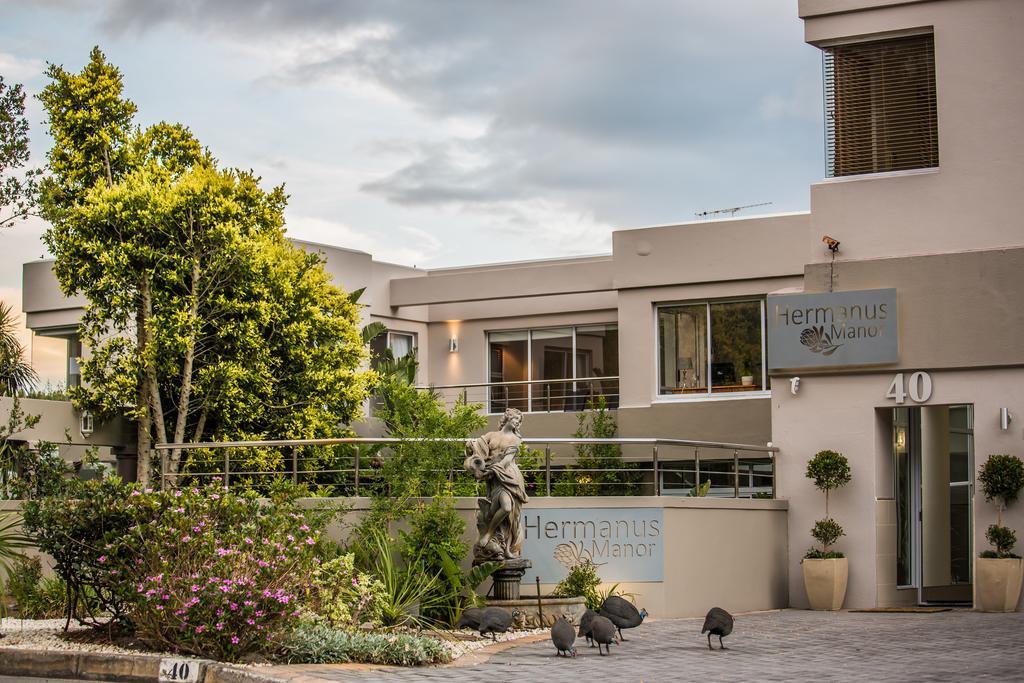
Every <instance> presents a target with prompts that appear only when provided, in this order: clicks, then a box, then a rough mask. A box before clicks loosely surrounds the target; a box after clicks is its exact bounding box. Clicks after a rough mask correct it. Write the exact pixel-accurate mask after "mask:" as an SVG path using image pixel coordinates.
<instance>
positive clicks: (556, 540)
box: [522, 507, 665, 583]
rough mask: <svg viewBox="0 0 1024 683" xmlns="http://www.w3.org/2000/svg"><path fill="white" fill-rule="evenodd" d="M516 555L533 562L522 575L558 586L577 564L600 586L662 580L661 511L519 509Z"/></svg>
mask: <svg viewBox="0 0 1024 683" xmlns="http://www.w3.org/2000/svg"><path fill="white" fill-rule="evenodd" d="M522 528H523V550H522V556H523V557H528V558H529V559H530V561H532V562H533V570H531V571H530V572H528V573H527V575H526V576H524V577H523V581H524V582H526V583H532V582H533V580H534V578H533V577H534V576H539V577H540V580H541V581H542V582H543V583H558V582H559V581H561V580H562V579H564V578H565V577H566V575H567V574H568V572H569V567H571V566H573V565H575V564H578V563H579V562H580V561H582V560H590V561H591V562H593V563H594V564H596V565H597V572H598V574H599V575H600V576H601V580H602V581H605V582H612V583H614V582H616V581H661V580H663V578H664V565H665V559H664V558H665V553H664V529H665V524H664V516H663V511H662V509H661V508H535V507H528V508H525V509H524V510H523V525H522Z"/></svg>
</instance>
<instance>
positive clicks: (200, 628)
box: [196, 624, 206, 633]
mask: <svg viewBox="0 0 1024 683" xmlns="http://www.w3.org/2000/svg"><path fill="white" fill-rule="evenodd" d="M205 630H206V625H205V624H200V625H199V626H196V633H202V632H203V631H205Z"/></svg>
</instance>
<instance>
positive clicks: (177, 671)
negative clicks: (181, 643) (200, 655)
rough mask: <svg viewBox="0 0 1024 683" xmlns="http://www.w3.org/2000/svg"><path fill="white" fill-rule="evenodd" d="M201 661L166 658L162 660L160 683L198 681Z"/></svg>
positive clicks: (191, 682) (193, 682)
mask: <svg viewBox="0 0 1024 683" xmlns="http://www.w3.org/2000/svg"><path fill="white" fill-rule="evenodd" d="M198 680H199V663H198V662H196V661H194V660H191V659H176V658H170V657H168V658H164V659H161V660H160V683H164V682H165V681H173V682H174V683H196V681H198Z"/></svg>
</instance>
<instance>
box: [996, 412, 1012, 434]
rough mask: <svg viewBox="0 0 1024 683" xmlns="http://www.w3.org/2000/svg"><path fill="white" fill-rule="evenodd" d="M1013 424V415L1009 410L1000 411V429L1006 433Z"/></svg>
mask: <svg viewBox="0 0 1024 683" xmlns="http://www.w3.org/2000/svg"><path fill="white" fill-rule="evenodd" d="M1011 422H1013V413H1011V412H1010V409H1009V408H1000V409H999V428H1000V429H1002V430H1003V431H1004V432H1005V431H1006V430H1007V429H1009V428H1010V423H1011Z"/></svg>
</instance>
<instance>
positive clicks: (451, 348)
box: [448, 337, 459, 353]
mask: <svg viewBox="0 0 1024 683" xmlns="http://www.w3.org/2000/svg"><path fill="white" fill-rule="evenodd" d="M458 352H459V338H458V337H451V338H449V339H448V353H458Z"/></svg>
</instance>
